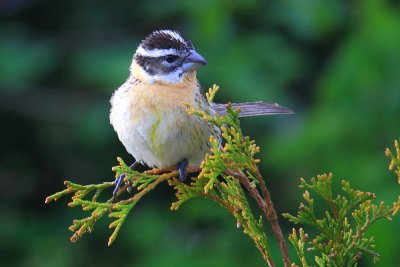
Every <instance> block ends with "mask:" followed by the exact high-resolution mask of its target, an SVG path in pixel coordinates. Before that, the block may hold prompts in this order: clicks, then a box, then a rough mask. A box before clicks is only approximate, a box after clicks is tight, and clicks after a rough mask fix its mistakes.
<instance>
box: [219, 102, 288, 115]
mask: <svg viewBox="0 0 400 267" xmlns="http://www.w3.org/2000/svg"><path fill="white" fill-rule="evenodd" d="M226 106H227V104H218V103H214V104H213V106H212V108H213V109H214V110H215V112H217V113H218V114H219V115H221V116H224V115H226ZM232 108H233V109H237V108H239V109H240V113H239V117H250V116H261V115H275V114H293V113H294V112H293V111H292V110H290V109H288V108H286V107H282V106H280V105H278V104H276V103H264V102H244V103H232Z"/></svg>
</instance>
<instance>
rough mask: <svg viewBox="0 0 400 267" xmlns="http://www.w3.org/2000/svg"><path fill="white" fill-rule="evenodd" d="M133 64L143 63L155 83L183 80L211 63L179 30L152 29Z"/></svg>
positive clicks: (147, 75) (147, 74) (142, 66)
mask: <svg viewBox="0 0 400 267" xmlns="http://www.w3.org/2000/svg"><path fill="white" fill-rule="evenodd" d="M133 64H136V65H138V66H139V68H140V69H141V71H142V74H143V76H144V77H145V78H146V79H147V80H148V81H149V82H151V83H153V82H163V83H179V82H180V81H181V80H182V78H183V77H184V76H185V74H187V73H190V72H193V71H195V70H196V69H198V68H199V67H200V66H202V65H205V64H207V61H206V60H205V59H204V58H203V57H202V56H201V55H200V54H199V53H197V52H196V50H195V49H194V47H193V44H192V42H190V41H187V40H185V39H184V38H183V37H182V35H180V34H179V33H178V32H176V31H171V30H161V31H154V32H152V33H151V34H150V35H149V36H147V37H146V39H144V40H143V41H142V42H141V43H140V45H139V47H138V48H137V50H136V53H135V55H134V57H133ZM131 70H132V67H131Z"/></svg>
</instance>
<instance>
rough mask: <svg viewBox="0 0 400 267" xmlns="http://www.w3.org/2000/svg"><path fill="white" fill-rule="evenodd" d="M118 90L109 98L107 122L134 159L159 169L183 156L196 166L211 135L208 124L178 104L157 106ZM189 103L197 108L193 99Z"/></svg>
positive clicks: (205, 150)
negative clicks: (110, 105) (109, 106)
mask: <svg viewBox="0 0 400 267" xmlns="http://www.w3.org/2000/svg"><path fill="white" fill-rule="evenodd" d="M120 90H121V88H120V89H119V90H118V91H120ZM118 91H117V92H116V93H115V94H114V96H113V98H112V99H111V104H112V109H111V113H110V121H111V124H112V125H113V126H114V129H115V131H116V132H117V134H118V137H119V139H120V141H121V142H122V143H123V145H124V146H125V148H126V150H127V151H128V152H129V153H130V154H132V155H133V156H134V157H135V159H136V160H137V161H143V162H144V163H146V164H147V165H148V166H150V167H161V168H162V167H167V166H171V165H175V164H176V163H178V162H180V161H182V160H183V159H188V160H189V163H190V164H193V165H200V163H201V161H202V160H203V158H204V156H205V153H207V152H209V151H210V142H209V139H210V136H211V135H212V134H214V135H215V130H214V129H213V128H212V127H210V126H209V125H208V124H207V123H206V122H205V121H204V120H202V119H201V118H199V117H197V116H194V115H188V114H187V112H186V110H185V107H184V105H183V104H181V103H179V104H177V105H174V106H171V105H170V106H168V105H166V106H163V107H161V105H159V103H151V101H150V102H148V101H146V102H143V101H144V99H143V98H142V97H139V96H135V95H131V96H130V97H127V95H126V94H125V93H124V92H122V91H121V92H118ZM125 91H126V90H125ZM191 104H192V105H193V106H194V107H195V108H199V106H198V103H197V102H195V101H194V103H191Z"/></svg>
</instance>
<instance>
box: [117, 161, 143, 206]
mask: <svg viewBox="0 0 400 267" xmlns="http://www.w3.org/2000/svg"><path fill="white" fill-rule="evenodd" d="M138 164H139V162H138V161H135V162H134V163H132V165H131V166H129V168H131V169H132V170H133V169H134V168H135V167H136V166H137V165H138ZM124 178H125V173H122V174H121V175H120V176H119V177H118V178H117V179H115V188H114V191H113V199H115V197H116V196H117V193H118V190H119V189H120V188H121V185H122V181H123V180H124ZM127 184H128V187H127V188H126V191H128V193H130V192H132V182H131V181H127Z"/></svg>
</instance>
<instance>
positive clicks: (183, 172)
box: [176, 159, 189, 181]
mask: <svg viewBox="0 0 400 267" xmlns="http://www.w3.org/2000/svg"><path fill="white" fill-rule="evenodd" d="M188 165H189V161H188V160H187V159H184V160H182V161H180V162H178V163H177V164H176V168H177V169H178V170H179V180H181V181H183V180H185V178H186V176H187V167H188Z"/></svg>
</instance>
